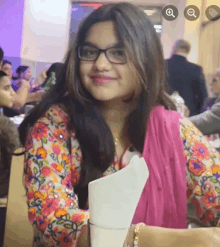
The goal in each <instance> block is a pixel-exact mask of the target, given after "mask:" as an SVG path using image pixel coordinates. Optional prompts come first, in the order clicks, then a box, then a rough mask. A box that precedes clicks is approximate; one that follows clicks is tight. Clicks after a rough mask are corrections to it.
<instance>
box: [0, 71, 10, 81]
mask: <svg viewBox="0 0 220 247" xmlns="http://www.w3.org/2000/svg"><path fill="white" fill-rule="evenodd" d="M4 76H8V75H7V74H6V73H5V72H4V71H1V70H0V80H1V79H2V77H4Z"/></svg>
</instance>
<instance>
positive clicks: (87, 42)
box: [84, 41, 123, 49]
mask: <svg viewBox="0 0 220 247" xmlns="http://www.w3.org/2000/svg"><path fill="white" fill-rule="evenodd" d="M84 45H89V46H93V47H96V48H99V47H98V46H97V45H95V44H94V43H92V42H90V41H85V42H84ZM113 47H114V48H122V47H123V45H122V43H119V42H117V43H113V44H111V45H108V46H107V47H106V49H108V48H113Z"/></svg>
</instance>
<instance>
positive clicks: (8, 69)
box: [2, 60, 12, 81]
mask: <svg viewBox="0 0 220 247" xmlns="http://www.w3.org/2000/svg"><path fill="white" fill-rule="evenodd" d="M2 71H4V72H5V73H6V74H7V75H8V77H9V79H10V81H11V80H12V65H11V62H9V61H8V60H3V62H2Z"/></svg>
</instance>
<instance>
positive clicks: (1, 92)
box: [0, 71, 19, 246]
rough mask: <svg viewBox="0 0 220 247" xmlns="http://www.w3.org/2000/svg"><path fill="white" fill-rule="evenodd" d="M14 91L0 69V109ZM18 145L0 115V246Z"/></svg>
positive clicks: (10, 102)
mask: <svg viewBox="0 0 220 247" xmlns="http://www.w3.org/2000/svg"><path fill="white" fill-rule="evenodd" d="M14 94H15V92H14V90H13V89H12V87H11V81H10V79H9V77H8V75H7V74H6V73H5V72H3V71H0V109H1V108H2V107H12V106H13V96H14ZM18 147H19V137H18V131H17V127H16V126H15V124H14V123H13V122H12V121H11V120H10V119H9V118H7V117H5V116H2V115H1V116H0V246H2V245H3V236H4V227H5V216H6V206H7V195H8V187H9V177H10V166H11V158H12V153H13V152H14V150H15V149H17V148H18Z"/></svg>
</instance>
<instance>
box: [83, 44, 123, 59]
mask: <svg viewBox="0 0 220 247" xmlns="http://www.w3.org/2000/svg"><path fill="white" fill-rule="evenodd" d="M101 51H102V50H100V49H98V48H96V47H92V46H80V47H79V57H80V59H82V60H86V61H94V60H96V59H97V58H98V56H99V54H100V52H101ZM103 52H105V54H106V57H107V59H108V60H109V61H110V62H112V63H125V62H126V57H125V53H124V50H123V49H122V48H115V47H112V48H108V49H106V50H104V51H103Z"/></svg>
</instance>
